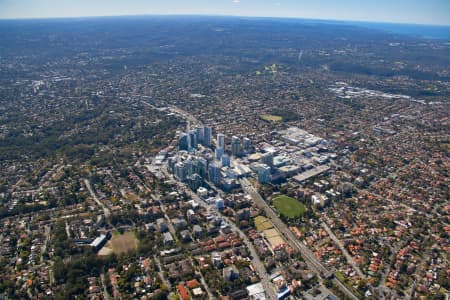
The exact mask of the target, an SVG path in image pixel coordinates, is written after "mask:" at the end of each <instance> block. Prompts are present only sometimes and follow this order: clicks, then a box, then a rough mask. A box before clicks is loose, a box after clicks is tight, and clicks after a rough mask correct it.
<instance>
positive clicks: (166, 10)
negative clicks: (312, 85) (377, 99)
mask: <svg viewBox="0 0 450 300" xmlns="http://www.w3.org/2000/svg"><path fill="white" fill-rule="evenodd" d="M118 15H229V16H252V17H288V18H311V19H327V20H350V21H369V22H392V23H409V24H430V25H450V1H449V0H427V1H425V0H376V1H375V0H368V1H362V0H313V1H311V0H213V1H212V0H191V1H190V0H127V1H125V0H76V1H74V0H0V18H1V19H17V18H55V17H87V16H118Z"/></svg>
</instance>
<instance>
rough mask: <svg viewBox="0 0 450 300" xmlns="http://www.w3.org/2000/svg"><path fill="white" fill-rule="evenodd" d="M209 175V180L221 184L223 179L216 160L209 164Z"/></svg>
mask: <svg viewBox="0 0 450 300" xmlns="http://www.w3.org/2000/svg"><path fill="white" fill-rule="evenodd" d="M208 175H209V180H210V181H211V182H212V183H214V184H216V185H218V184H220V179H221V174H220V166H219V165H218V164H217V163H216V162H213V163H211V164H210V165H209V167H208Z"/></svg>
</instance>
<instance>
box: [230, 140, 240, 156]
mask: <svg viewBox="0 0 450 300" xmlns="http://www.w3.org/2000/svg"><path fill="white" fill-rule="evenodd" d="M231 154H232V155H233V156H239V155H240V154H241V140H240V139H239V138H238V137H237V136H232V137H231Z"/></svg>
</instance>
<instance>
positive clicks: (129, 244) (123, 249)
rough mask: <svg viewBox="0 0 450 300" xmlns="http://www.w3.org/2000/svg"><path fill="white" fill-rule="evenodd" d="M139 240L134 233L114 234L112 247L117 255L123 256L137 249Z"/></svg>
mask: <svg viewBox="0 0 450 300" xmlns="http://www.w3.org/2000/svg"><path fill="white" fill-rule="evenodd" d="M137 244H138V240H137V239H136V236H135V235H134V232H130V231H128V232H125V233H124V234H113V237H112V238H111V247H112V250H113V252H114V253H115V254H123V253H127V252H129V251H134V250H136V249H137Z"/></svg>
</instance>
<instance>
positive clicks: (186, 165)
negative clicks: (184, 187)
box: [168, 127, 252, 190]
mask: <svg viewBox="0 0 450 300" xmlns="http://www.w3.org/2000/svg"><path fill="white" fill-rule="evenodd" d="M199 145H203V147H204V148H201V149H199ZM178 148H179V150H180V151H182V152H180V153H179V154H177V155H176V156H174V157H171V158H169V159H168V167H169V170H170V171H171V172H172V173H173V174H174V175H175V176H176V177H177V178H178V179H179V180H181V181H183V182H185V183H187V184H188V185H189V187H190V188H191V189H193V190H196V189H197V188H198V187H200V186H202V185H203V183H204V180H205V179H208V180H209V181H210V182H212V183H214V184H215V185H222V184H223V182H227V178H226V177H227V176H228V175H227V174H228V173H230V172H228V171H229V168H230V164H231V157H230V155H231V156H235V157H239V156H242V155H245V154H248V153H251V151H252V143H251V140H250V139H248V138H244V139H243V142H241V139H240V138H238V137H236V136H233V137H232V138H231V143H230V147H229V149H227V147H226V136H225V135H224V134H222V133H219V134H217V139H216V143H215V146H213V143H212V130H211V127H199V128H196V129H193V130H189V132H188V133H181V134H180V137H179V141H178ZM211 148H214V153H213V154H211ZM200 150H201V152H200ZM205 150H206V151H205ZM208 152H209V154H208ZM231 173H232V172H231ZM231 173H230V174H231ZM224 174H225V175H224ZM230 179H235V177H230Z"/></svg>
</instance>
